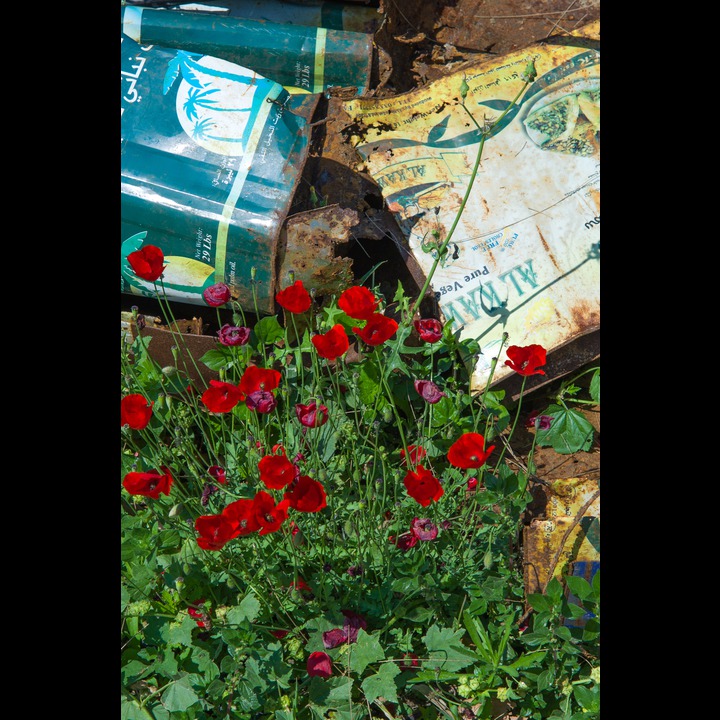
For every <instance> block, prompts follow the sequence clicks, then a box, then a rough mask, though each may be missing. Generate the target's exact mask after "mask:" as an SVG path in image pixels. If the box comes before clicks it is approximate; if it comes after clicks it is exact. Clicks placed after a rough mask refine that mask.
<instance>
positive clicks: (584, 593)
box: [565, 575, 593, 600]
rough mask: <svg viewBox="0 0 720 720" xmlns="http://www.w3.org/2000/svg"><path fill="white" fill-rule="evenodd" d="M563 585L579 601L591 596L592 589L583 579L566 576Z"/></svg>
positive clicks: (575, 576) (576, 576)
mask: <svg viewBox="0 0 720 720" xmlns="http://www.w3.org/2000/svg"><path fill="white" fill-rule="evenodd" d="M565 583H566V584H567V586H568V587H569V588H570V592H571V593H572V594H573V595H574V596H575V597H576V598H579V599H580V600H585V599H586V598H589V597H591V596H592V595H593V589H592V587H590V583H589V582H588V581H587V580H586V579H585V578H584V577H580V576H579V575H568V576H567V577H566V578H565Z"/></svg>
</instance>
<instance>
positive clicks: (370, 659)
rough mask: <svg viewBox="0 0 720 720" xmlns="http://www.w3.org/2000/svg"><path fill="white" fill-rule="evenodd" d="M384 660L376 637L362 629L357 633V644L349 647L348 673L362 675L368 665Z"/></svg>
mask: <svg viewBox="0 0 720 720" xmlns="http://www.w3.org/2000/svg"><path fill="white" fill-rule="evenodd" d="M384 659H385V651H384V650H383V649H382V646H381V645H380V642H379V640H378V638H377V636H376V635H370V634H368V633H367V632H365V630H363V629H362V628H361V629H360V630H359V631H358V636H357V642H356V643H353V644H352V645H351V646H350V671H351V672H353V673H356V674H357V675H362V673H363V670H365V668H366V667H367V666H368V665H369V664H370V663H374V662H378V660H384Z"/></svg>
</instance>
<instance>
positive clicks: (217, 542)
mask: <svg viewBox="0 0 720 720" xmlns="http://www.w3.org/2000/svg"><path fill="white" fill-rule="evenodd" d="M195 530H196V531H197V532H198V533H199V535H198V537H197V539H196V542H197V544H198V547H201V548H202V549H203V550H221V549H222V548H223V547H225V545H226V544H227V543H228V542H230V540H232V539H233V538H234V537H237V533H236V530H237V525H236V523H235V522H233V520H231V519H230V518H229V517H227V515H224V514H221V515H200V516H199V517H198V518H196V520H195Z"/></svg>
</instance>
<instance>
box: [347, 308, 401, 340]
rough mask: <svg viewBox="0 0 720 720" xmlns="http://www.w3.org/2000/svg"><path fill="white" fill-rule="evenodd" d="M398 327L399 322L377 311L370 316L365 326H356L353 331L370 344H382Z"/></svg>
mask: <svg viewBox="0 0 720 720" xmlns="http://www.w3.org/2000/svg"><path fill="white" fill-rule="evenodd" d="M397 329H398V324H397V323H396V322H395V320H393V319H392V318H389V317H387V316H386V315H381V314H379V313H375V314H374V315H371V316H370V317H369V318H368V321H367V323H366V324H365V327H364V328H356V327H354V328H353V329H352V331H353V332H354V333H355V334H356V335H357V336H358V337H359V338H361V339H362V340H363V341H364V342H366V343H367V344H368V345H372V346H376V345H382V344H383V343H384V342H385V341H386V340H389V339H390V338H391V337H392V336H393V335H394V334H395V333H396V332H397Z"/></svg>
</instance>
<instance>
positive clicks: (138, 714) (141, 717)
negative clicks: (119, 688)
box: [120, 698, 155, 720]
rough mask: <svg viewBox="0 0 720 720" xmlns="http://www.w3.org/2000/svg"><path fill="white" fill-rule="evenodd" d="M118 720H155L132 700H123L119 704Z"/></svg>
mask: <svg viewBox="0 0 720 720" xmlns="http://www.w3.org/2000/svg"><path fill="white" fill-rule="evenodd" d="M120 720H155V719H154V718H153V716H152V715H151V714H150V713H149V712H148V711H147V710H145V708H141V707H140V705H138V704H137V703H136V702H135V701H134V700H128V699H127V698H123V699H122V702H121V704H120Z"/></svg>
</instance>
